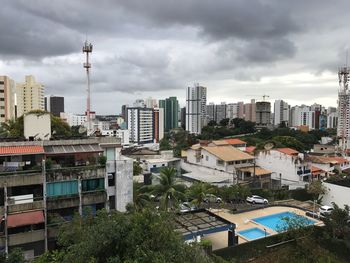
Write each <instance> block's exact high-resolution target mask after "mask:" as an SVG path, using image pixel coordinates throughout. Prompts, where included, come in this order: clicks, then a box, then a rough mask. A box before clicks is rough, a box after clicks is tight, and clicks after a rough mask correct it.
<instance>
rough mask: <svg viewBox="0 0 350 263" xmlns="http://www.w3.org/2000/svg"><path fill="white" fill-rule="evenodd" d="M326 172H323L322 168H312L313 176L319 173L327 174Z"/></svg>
mask: <svg viewBox="0 0 350 263" xmlns="http://www.w3.org/2000/svg"><path fill="white" fill-rule="evenodd" d="M325 172H326V171H325V170H322V169H321V168H318V167H316V166H311V173H312V174H319V173H325Z"/></svg>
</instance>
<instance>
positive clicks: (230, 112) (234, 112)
mask: <svg viewBox="0 0 350 263" xmlns="http://www.w3.org/2000/svg"><path fill="white" fill-rule="evenodd" d="M243 112H244V103H243V102H242V101H241V102H237V103H229V104H227V106H226V118H229V119H230V120H231V119H235V118H240V119H243V117H244V115H243Z"/></svg>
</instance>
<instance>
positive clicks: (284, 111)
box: [273, 100, 289, 126]
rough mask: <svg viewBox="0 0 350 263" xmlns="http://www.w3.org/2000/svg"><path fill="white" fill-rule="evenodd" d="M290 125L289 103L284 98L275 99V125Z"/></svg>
mask: <svg viewBox="0 0 350 263" xmlns="http://www.w3.org/2000/svg"><path fill="white" fill-rule="evenodd" d="M283 122H284V124H285V125H286V126H288V124H289V105H288V103H287V102H285V101H283V100H275V104H274V122H273V124H274V125H275V126H278V125H280V124H281V123H283Z"/></svg>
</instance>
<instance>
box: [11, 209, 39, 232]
mask: <svg viewBox="0 0 350 263" xmlns="http://www.w3.org/2000/svg"><path fill="white" fill-rule="evenodd" d="M40 223H44V214H43V211H33V212H26V213H18V214H13V215H9V216H8V217H7V226H8V227H9V228H12V227H19V226H29V225H36V224H40Z"/></svg>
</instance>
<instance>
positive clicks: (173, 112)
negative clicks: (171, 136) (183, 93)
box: [159, 97, 179, 132]
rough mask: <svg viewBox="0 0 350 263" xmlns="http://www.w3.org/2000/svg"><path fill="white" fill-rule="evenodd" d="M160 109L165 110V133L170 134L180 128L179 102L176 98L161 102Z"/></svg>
mask: <svg viewBox="0 0 350 263" xmlns="http://www.w3.org/2000/svg"><path fill="white" fill-rule="evenodd" d="M159 108H163V109H164V131H165V132H168V131H170V130H172V129H176V128H178V126H179V118H178V116H179V102H178V100H177V98H176V97H169V98H166V99H164V100H159Z"/></svg>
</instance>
